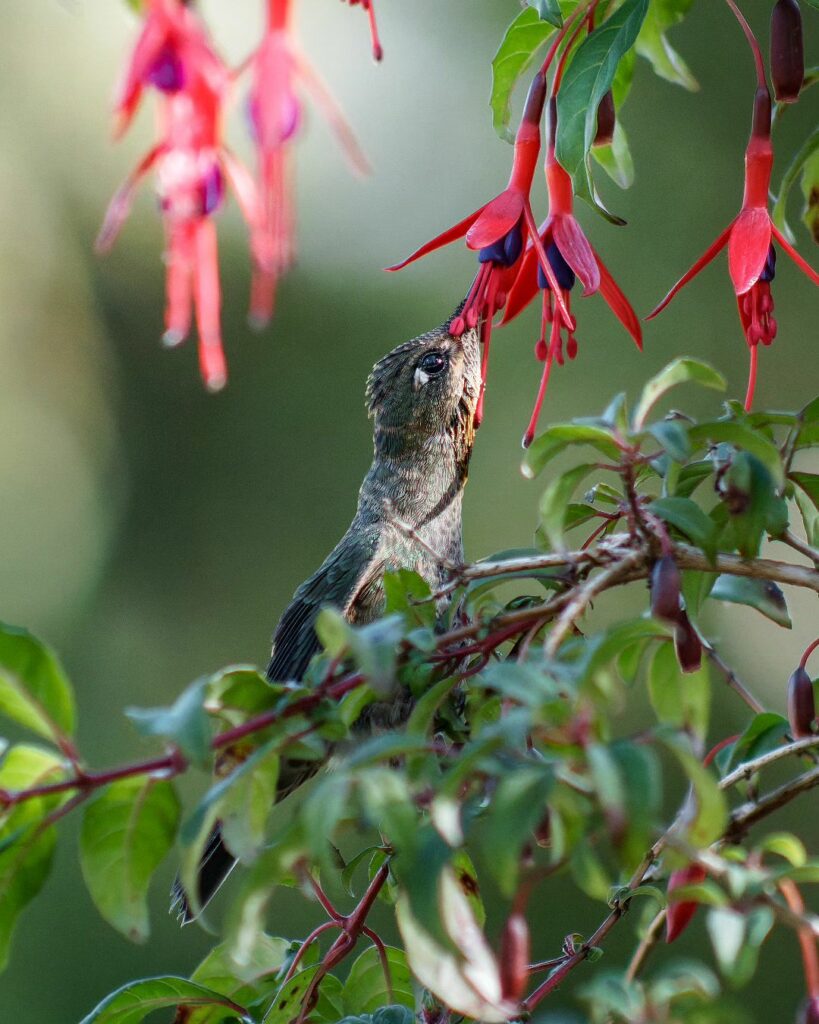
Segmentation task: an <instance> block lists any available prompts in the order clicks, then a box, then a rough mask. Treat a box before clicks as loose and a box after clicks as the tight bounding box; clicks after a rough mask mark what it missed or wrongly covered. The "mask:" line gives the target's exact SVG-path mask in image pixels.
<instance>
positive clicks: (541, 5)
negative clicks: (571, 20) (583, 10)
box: [526, 0, 563, 28]
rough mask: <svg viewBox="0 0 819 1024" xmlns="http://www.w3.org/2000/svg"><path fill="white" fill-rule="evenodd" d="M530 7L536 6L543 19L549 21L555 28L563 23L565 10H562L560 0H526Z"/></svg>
mask: <svg viewBox="0 0 819 1024" xmlns="http://www.w3.org/2000/svg"><path fill="white" fill-rule="evenodd" d="M526 5H527V6H528V7H534V9H535V10H536V11H537V13H538V16H539V17H540V19H541V20H542V21H548V22H549V24H550V25H554V27H555V28H561V27H562V25H563V12H562V11H561V10H560V0H526Z"/></svg>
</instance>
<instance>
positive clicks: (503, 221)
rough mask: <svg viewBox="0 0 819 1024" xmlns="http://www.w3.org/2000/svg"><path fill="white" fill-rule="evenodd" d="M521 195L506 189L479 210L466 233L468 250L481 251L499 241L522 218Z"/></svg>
mask: <svg viewBox="0 0 819 1024" xmlns="http://www.w3.org/2000/svg"><path fill="white" fill-rule="evenodd" d="M523 203H524V198H523V193H522V192H517V191H513V190H511V189H506V191H504V192H501V194H500V195H499V196H495V198H494V199H492V200H491V201H490V202H488V203H487V204H486V206H484V208H483V209H482V210H481V212H480V214H479V216H478V219H477V220H476V221H475V223H474V224H473V225H472V227H470V228H469V230H468V231H467V233H466V244H467V247H468V248H469V249H483V247H484V246H485V245H492V244H493V242H497V241H499V240H500V239H501V238H503V236H504V235H505V234H506V233H507V232H508V231H509V230H510V229H511V228H513V227H514V226H515V225H516V224H517V223H518V221H519V220H520V218H521V217H522V216H523Z"/></svg>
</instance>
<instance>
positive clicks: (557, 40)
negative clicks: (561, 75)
mask: <svg viewBox="0 0 819 1024" xmlns="http://www.w3.org/2000/svg"><path fill="white" fill-rule="evenodd" d="M598 2H599V0H588V3H586V4H580V6H579V7H576V8H575V9H574V10H573V11H572V13H571V14H570V15H569V17H568V18H567V19H566V20H565V21H564V22H563V28H561V29H560V31H559V32H558V33H557V35H556V36H555V37H554V39H553V40H552V44H551V46H550V47H549V49H548V50H547V51H546V56H545V58H544V60H543V63H542V64H541V65H540V73H541V74H542V75H545V74H546V72H547V71H548V70H549V68H550V67H551V66H552V61H553V60H554V59H555V55H556V54H557V51H558V50H559V49H560V46H561V44H562V43H563V40H564V39H565V38H566V35H567V33H568V31H569V29H570V28H571V27H572V26H573V25H574V23H575V22H576V21H577V19H578V17H579V16H580V15H581V14H582V15H583V18H584V19H585V17H586V16H587V15H588V13H589V11H590V9H593V8H594V7H596V6H597V4H598ZM569 45H571V44H569Z"/></svg>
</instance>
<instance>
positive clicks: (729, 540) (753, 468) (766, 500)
mask: <svg viewBox="0 0 819 1024" xmlns="http://www.w3.org/2000/svg"><path fill="white" fill-rule="evenodd" d="M718 486H719V491H720V493H721V495H722V497H723V502H724V504H723V505H722V506H721V508H720V509H719V510H715V512H717V511H720V512H721V513H722V516H723V522H724V523H725V526H724V529H723V531H722V536H721V538H720V540H721V543H722V545H724V546H725V547H727V548H728V550H731V548H733V547H735V548H736V549H737V550H738V551H739V552H740V554H742V555H744V556H745V557H746V558H754V557H755V556H756V555H757V554H758V553H759V548H760V545H761V543H762V540H763V538H764V536H765V534H766V533H769V534H770V535H771V536H772V537H779V536H781V535H782V533H783V531H784V530H785V529H786V527H787V525H788V506H787V502H786V501H785V499H784V498H781V497H780V496H779V495H778V493H777V488H776V485H775V483H774V481H773V478H772V477H771V474H770V473H769V472H768V470H767V468H766V467H765V466H764V465H763V464H762V463H761V462H760V461H759V459H757V458H756V457H755V456H753V455H749V454H748V453H747V452H736V453H735V454H734V455H733V456H732V457H731V459H730V462H729V463H728V466H727V469H726V470H725V471H724V472H723V473H722V474H721V476H720V479H719V485H718ZM726 513H727V515H726Z"/></svg>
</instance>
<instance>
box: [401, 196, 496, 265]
mask: <svg viewBox="0 0 819 1024" xmlns="http://www.w3.org/2000/svg"><path fill="white" fill-rule="evenodd" d="M483 209H484V208H483V207H482V206H481V207H479V208H478V209H477V210H475V212H474V213H470V215H469V216H468V217H464V219H463V220H459V221H458V223H457V224H454V225H453V226H452V227H451V228H447V229H446V231H442V232H441V234H440V235H436V236H435V238H433V239H432V241H430V242H427V243H426V244H425V245H422V246H421V248H420V249H416V250H415V252H414V253H412V254H411V255H410V256H407V258H406V259H405V260H402V261H401V262H400V263H393V265H392V266H391V267H385V268H384V269H385V270H389V271H393V270H403V269H404V267H406V266H408V265H409V264H410V263H414V262H415V261H416V260H420V259H421V257H422V256H426V255H427V254H428V253H431V252H435V250H436V249H442V248H443V247H444V246H445V245H449V243H450V242H454V241H456V240H457V239H458V238H463V236H464V235H465V234H466V233H467V231H468V230H469V229H470V228H471V227H472V225H473V224H474V223H475V221H476V220H477V219H478V217H480V215H481V213H482V212H483Z"/></svg>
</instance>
